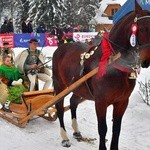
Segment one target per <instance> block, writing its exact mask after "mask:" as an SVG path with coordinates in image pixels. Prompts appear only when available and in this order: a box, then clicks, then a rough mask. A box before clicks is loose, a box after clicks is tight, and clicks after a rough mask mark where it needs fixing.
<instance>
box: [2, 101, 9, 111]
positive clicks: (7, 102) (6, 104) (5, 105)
mask: <svg viewBox="0 0 150 150" xmlns="http://www.w3.org/2000/svg"><path fill="white" fill-rule="evenodd" d="M10 103H11V101H9V100H7V101H6V102H5V104H4V105H3V110H4V111H7V112H11V111H10V109H9V105H10Z"/></svg>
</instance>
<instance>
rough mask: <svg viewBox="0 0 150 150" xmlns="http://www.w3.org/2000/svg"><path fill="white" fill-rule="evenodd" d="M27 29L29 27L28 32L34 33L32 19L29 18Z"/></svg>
mask: <svg viewBox="0 0 150 150" xmlns="http://www.w3.org/2000/svg"><path fill="white" fill-rule="evenodd" d="M27 29H28V33H32V32H33V28H32V20H27Z"/></svg>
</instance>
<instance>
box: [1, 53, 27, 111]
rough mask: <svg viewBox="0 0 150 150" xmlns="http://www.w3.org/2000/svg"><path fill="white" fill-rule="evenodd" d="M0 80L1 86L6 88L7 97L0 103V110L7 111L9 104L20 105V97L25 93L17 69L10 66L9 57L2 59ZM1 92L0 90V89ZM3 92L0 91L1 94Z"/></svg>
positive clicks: (10, 60)
mask: <svg viewBox="0 0 150 150" xmlns="http://www.w3.org/2000/svg"><path fill="white" fill-rule="evenodd" d="M0 80H1V84H4V86H7V90H8V95H7V98H6V100H4V99H2V100H1V101H0V109H4V110H5V111H10V110H9V105H10V103H11V102H12V103H17V104H21V99H20V96H21V94H22V93H23V92H24V91H26V88H25V87H24V86H23V85H22V82H23V80H22V77H21V74H20V72H19V71H18V69H17V68H16V67H15V66H13V65H12V59H11V57H10V56H9V55H7V56H6V57H4V58H3V63H2V65H0ZM0 90H2V88H1V89H0ZM2 92H3V91H1V93H2Z"/></svg>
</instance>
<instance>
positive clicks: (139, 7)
mask: <svg viewBox="0 0 150 150" xmlns="http://www.w3.org/2000/svg"><path fill="white" fill-rule="evenodd" d="M141 12H142V7H141V6H140V5H139V3H138V2H137V0H135V13H136V14H140V13H141Z"/></svg>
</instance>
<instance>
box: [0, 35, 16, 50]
mask: <svg viewBox="0 0 150 150" xmlns="http://www.w3.org/2000/svg"><path fill="white" fill-rule="evenodd" d="M4 42H8V43H9V45H10V48H13V47H14V34H0V47H3V43H4Z"/></svg>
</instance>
